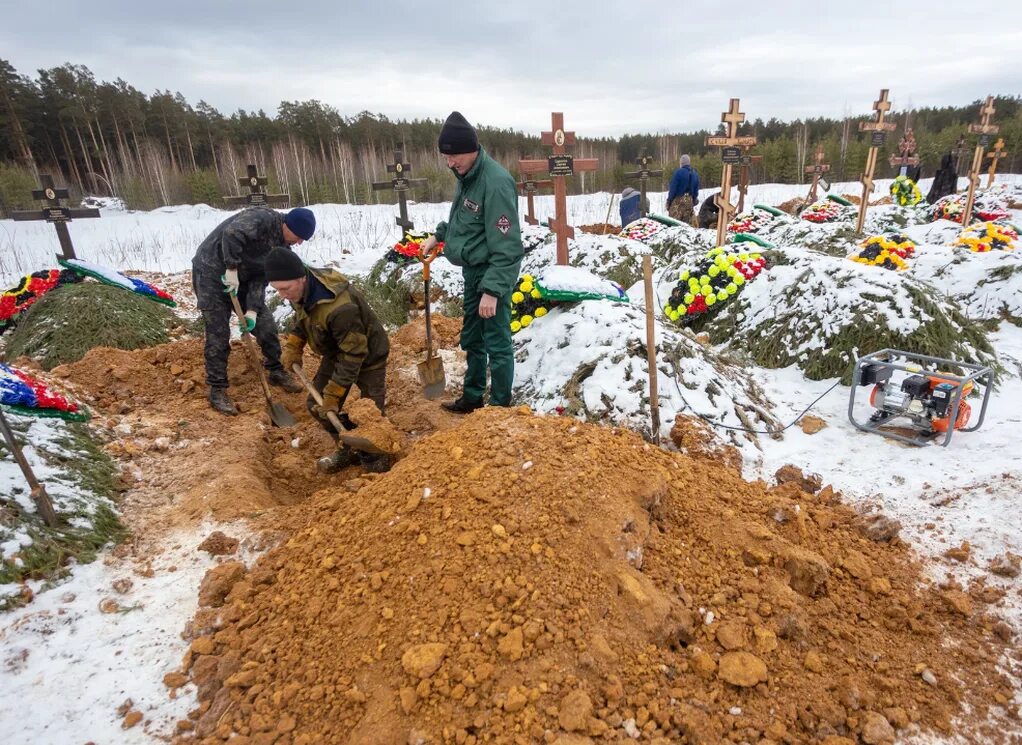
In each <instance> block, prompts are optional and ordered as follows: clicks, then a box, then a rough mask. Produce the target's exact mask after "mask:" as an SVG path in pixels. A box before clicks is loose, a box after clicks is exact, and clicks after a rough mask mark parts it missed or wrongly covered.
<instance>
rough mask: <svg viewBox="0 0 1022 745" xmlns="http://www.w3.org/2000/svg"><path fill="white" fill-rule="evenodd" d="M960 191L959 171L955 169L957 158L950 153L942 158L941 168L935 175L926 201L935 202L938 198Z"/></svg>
mask: <svg viewBox="0 0 1022 745" xmlns="http://www.w3.org/2000/svg"><path fill="white" fill-rule="evenodd" d="M956 191H958V173H957V172H956V171H955V159H954V158H953V157H952V155H951V153H948V154H947V155H945V156H944V157H943V158H941V159H940V168H938V169H937V173H936V174H935V175H934V177H933V186H931V187H930V193H929V194H927V195H926V201H927V202H929V203H930V204H933V203H934V202H936V201H937V200H938V199H941V198H943V197H946V196H947V195H948V194H954V193H955V192H956Z"/></svg>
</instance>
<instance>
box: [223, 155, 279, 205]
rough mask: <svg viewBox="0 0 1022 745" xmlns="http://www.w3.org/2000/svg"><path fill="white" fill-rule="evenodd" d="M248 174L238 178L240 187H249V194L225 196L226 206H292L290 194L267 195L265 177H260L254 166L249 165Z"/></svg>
mask: <svg viewBox="0 0 1022 745" xmlns="http://www.w3.org/2000/svg"><path fill="white" fill-rule="evenodd" d="M245 170H246V174H245V175H244V176H239V177H238V186H242V187H245V186H247V187H248V194H242V195H241V196H238V197H234V196H225V197H224V204H227V205H230V206H232V207H287V206H288V205H289V204H291V196H290V195H289V194H267V193H266V184H267V183H268V180H267V178H266V177H265V176H260V175H259V172H258V171H257V170H256V167H255V165H254V164H252V163H249V164H248V167H247V168H246V169H245Z"/></svg>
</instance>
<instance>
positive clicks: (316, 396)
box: [291, 363, 391, 455]
mask: <svg viewBox="0 0 1022 745" xmlns="http://www.w3.org/2000/svg"><path fill="white" fill-rule="evenodd" d="M291 372H293V373H294V374H295V377H296V378H298V379H299V380H300V381H301V382H302V385H304V386H305V390H307V391H308V392H309V395H310V396H312V399H313V400H314V401H315V402H316V403H317V404H319V405H320V406H322V405H323V396H322V395H321V394H320V392H319V391H317V390H316V389H315V388H313V387H312V383H310V382H309V381H308V379H307V378H306V377H305V372H304V371H303V370H302V366H301V365H299V364H297V363H296V364H294V365H292V366H291ZM326 418H327V419H329V420H330V424H331V425H333V428H334V430H336V431H337V439H338V440H339V441H340V442H342V443H344V444H345V445H347V446H348V447H349V448H351V449H352V450H361V451H362V452H363V453H370V454H372V455H391V453H388V452H387V451H386V450H383V449H381V448H379V447H378V446H377V445H376V444H375V443H374V442H373V441H372V440H370V439H368V438H366V437H359V436H358V435H352V434H348V433H349V432H350V431H351V430H349V429H347V428H346V427H345V426H344V425H343V424H342V423H341V420H340V418H339V417H338V416H337V415H336V414H335V413H334V412H332V411H328V412H327V415H326Z"/></svg>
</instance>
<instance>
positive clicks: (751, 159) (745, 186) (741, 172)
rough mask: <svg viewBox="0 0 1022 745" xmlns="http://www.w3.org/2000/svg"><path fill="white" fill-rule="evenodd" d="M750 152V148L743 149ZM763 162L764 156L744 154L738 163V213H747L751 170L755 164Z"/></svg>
mask: <svg viewBox="0 0 1022 745" xmlns="http://www.w3.org/2000/svg"><path fill="white" fill-rule="evenodd" d="M742 149H743V150H748V148H742ZM761 160H763V156H762V155H749V154H748V153H743V154H742V157H741V159H740V160H739V161H738V211H739V212H744V211H745V195H746V194H748V193H749V169H750V168H751V167H752V165H753V163H759V162H760V161H761Z"/></svg>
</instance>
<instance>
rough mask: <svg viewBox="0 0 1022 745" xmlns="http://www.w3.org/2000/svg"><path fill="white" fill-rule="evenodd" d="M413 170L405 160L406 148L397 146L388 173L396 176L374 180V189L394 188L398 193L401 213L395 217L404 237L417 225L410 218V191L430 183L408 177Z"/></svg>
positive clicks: (426, 180) (422, 179)
mask: <svg viewBox="0 0 1022 745" xmlns="http://www.w3.org/2000/svg"><path fill="white" fill-rule="evenodd" d="M411 172H412V164H411V163H406V162H405V160H404V150H402V149H401V148H396V149H395V150H394V162H393V163H388V164H387V173H393V174H394V178H392V179H391V180H390V181H374V182H373V191H385V190H388V189H393V190H394V193H395V194H396V195H397V202H398V210H399V211H400V213H401V215H400V217H397V218H395V222H396V223H397V225H398V227H400V228H401V237H402V238H403V237H404V234H405V232H406V231H408V230H411V229H412V228H413V227H415V224H414V223H413V222H412V221H411V220H409V219H408V192H409V191H410V190H411V189H413V188H415V187H417V186H425V185H426V184H427V183H428V179H424V178H408V174H409V173H411Z"/></svg>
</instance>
